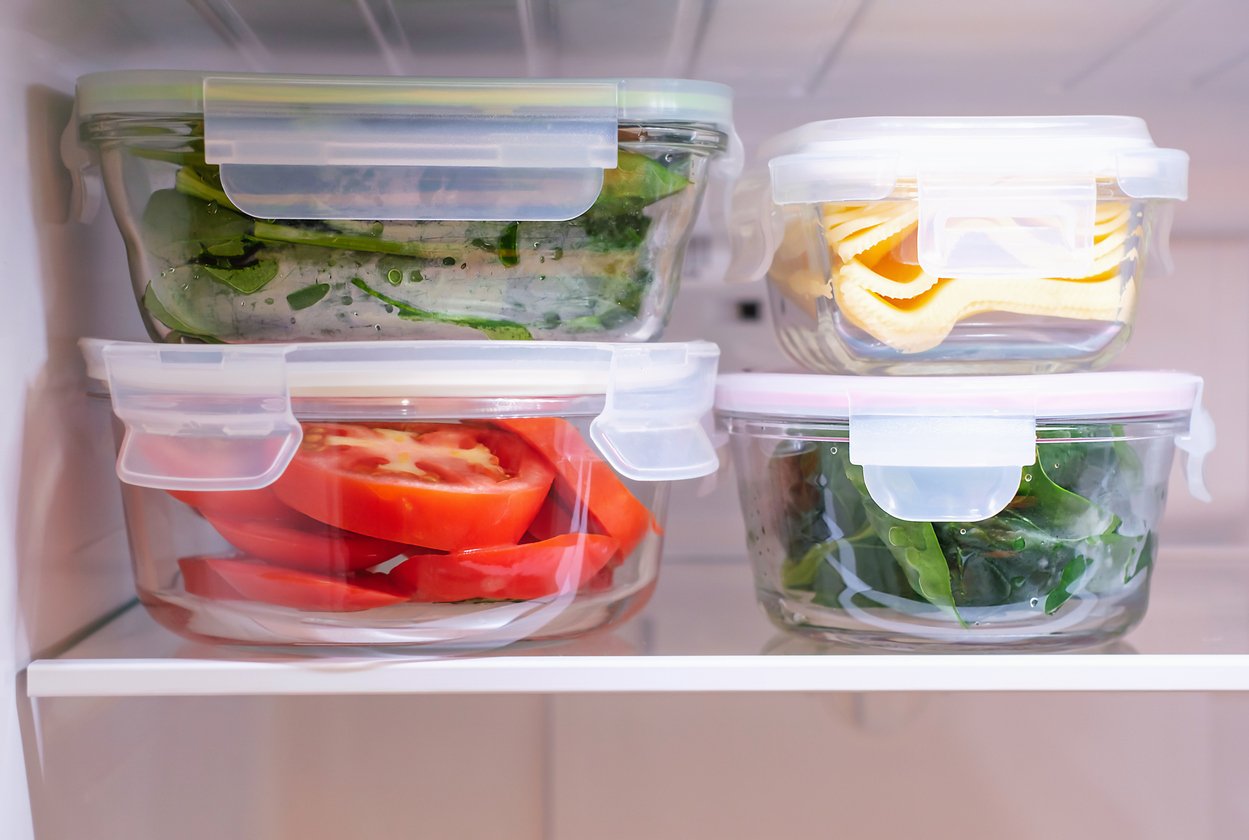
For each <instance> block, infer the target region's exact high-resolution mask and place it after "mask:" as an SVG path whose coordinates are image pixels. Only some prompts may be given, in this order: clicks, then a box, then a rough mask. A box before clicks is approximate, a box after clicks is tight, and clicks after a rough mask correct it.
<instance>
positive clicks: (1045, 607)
mask: <svg viewBox="0 0 1249 840" xmlns="http://www.w3.org/2000/svg"><path fill="white" fill-rule="evenodd" d="M1201 390H1202V381H1201V379H1200V378H1199V377H1196V376H1191V375H1188V374H1181V373H1075V374H1056V375H1047V376H1018V377H1016V376H1006V377H952V378H947V379H933V378H916V377H839V376H818V375H809V374H729V375H725V376H722V377H720V382H719V387H718V391H717V396H716V410H717V413H718V415H719V418H720V421H721V422H722V423H723V424H724V425H725V426H727V429H728V433H729V437H730V439H731V443H732V452H733V458H734V464H735V468H736V472H737V475H738V481H739V491H740V495H741V503H742V510H743V512H744V514H745V521H746V529H747V532H746V533H747V536H746V539H747V545H748V550H749V553H750V556H751V560H752V563H753V567H754V574H755V585H756V589H757V593H758V597H759V599H760V602H761V603H762V605H763V607H764V610H765V611H766V612H767V614H768V616H769V617H770V618H771V619H772V621H773V622H774V623H776V624H777V625H778V626H779V627H781V628H782V629H788V630H793V631H797V632H798V633H802V634H807V635H810V636H815V637H820V638H824V639H829V640H833V641H839V642H847V643H852V644H859V645H874V646H883V647H888V648H895V649H914V648H938V649H940V648H949V649H967V648H977V647H980V648H987V649H1012V648H1019V649H1035V648H1065V647H1075V646H1081V645H1087V644H1096V643H1102V642H1105V641H1108V640H1110V639H1113V638H1115V637H1117V636H1119V635H1121V634H1123V633H1125V632H1127V631H1128V630H1129V629H1130V628H1132V627H1133V626H1135V625H1136V623H1137V622H1138V621H1140V619H1141V617H1142V616H1143V615H1144V612H1145V607H1146V602H1147V599H1148V594H1149V579H1150V573H1151V571H1152V568H1153V564H1154V561H1155V559H1156V555H1157V551H1158V538H1157V528H1158V523H1159V520H1160V519H1161V517H1162V512H1163V506H1164V504H1165V501H1166V490H1167V478H1168V475H1169V473H1170V470H1171V461H1172V456H1173V454H1174V450H1175V448H1176V447H1177V446H1179V448H1181V449H1183V450H1185V451H1186V452H1187V453H1188V465H1187V470H1188V482H1189V488H1190V491H1191V492H1192V493H1193V494H1194V495H1195V496H1197V497H1199V498H1207V496H1206V492H1205V487H1204V485H1203V484H1202V478H1201V465H1202V459H1203V458H1204V456H1205V455H1206V453H1207V452H1208V451H1209V450H1210V449H1211V448H1212V447H1213V445H1214V429H1213V424H1212V422H1211V420H1210V418H1209V415H1208V414H1206V412H1205V410H1204V409H1203V408H1202V406H1201Z"/></svg>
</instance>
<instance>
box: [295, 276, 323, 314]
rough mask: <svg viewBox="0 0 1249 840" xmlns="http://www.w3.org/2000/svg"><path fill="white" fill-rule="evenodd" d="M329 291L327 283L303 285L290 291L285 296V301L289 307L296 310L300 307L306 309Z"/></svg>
mask: <svg viewBox="0 0 1249 840" xmlns="http://www.w3.org/2000/svg"><path fill="white" fill-rule="evenodd" d="M329 293H330V284H329V283H313V284H312V285H311V286H304V287H303V288H302V289H298V290H296V291H294V292H291V293H290V294H289V295H287V296H286V302H287V303H288V304H290V307H291V309H293V310H295V311H296V312H298V311H299V310H300V309H307V308H308V307H309V306H313V305H315V304H317V303H319V302H320V301H321V299H322V298H323V297H325V296H326V295H328V294H329Z"/></svg>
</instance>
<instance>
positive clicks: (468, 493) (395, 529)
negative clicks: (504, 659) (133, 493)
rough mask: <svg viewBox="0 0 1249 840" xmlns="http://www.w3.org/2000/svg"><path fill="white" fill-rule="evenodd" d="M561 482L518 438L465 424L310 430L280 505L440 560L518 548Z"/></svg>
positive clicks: (281, 486) (279, 486) (314, 426)
mask: <svg viewBox="0 0 1249 840" xmlns="http://www.w3.org/2000/svg"><path fill="white" fill-rule="evenodd" d="M553 478H554V472H553V470H552V469H551V466H550V465H549V464H548V463H547V462H546V460H545V459H544V458H542V456H541V455H539V454H538V453H536V452H534V451H533V450H532V449H531V448H530V447H529V445H528V444H526V443H525V442H524V441H523V440H521V439H520V438H518V437H517V436H515V435H513V434H509V433H508V432H505V431H501V430H498V429H490V428H484V427H476V426H463V425H458V424H431V423H424V424H391V425H387V424H377V425H363V424H354V423H306V424H304V440H303V443H302V444H301V445H300V447H299V451H298V452H297V453H296V454H295V457H294V458H293V459H292V460H291V463H290V466H288V467H287V468H286V472H285V473H283V475H282V477H281V478H279V479H278V480H277V482H275V483H274V485H273V487H274V492H276V493H277V496H278V498H279V499H281V500H282V501H283V502H285V503H286V504H288V505H290V506H291V507H293V508H295V509H296V510H298V511H300V512H301V513H304V514H306V515H308V516H311V517H312V518H313V519H316V520H318V521H320V522H324V523H326V524H328V525H333V526H335V527H338V528H345V529H346V530H348V531H355V532H356V533H358V534H367V535H369V536H373V537H378V538H380V539H384V540H391V541H393V542H398V543H406V544H409V545H422V546H427V547H429V548H432V549H436V550H439V551H458V550H461V549H465V548H473V547H481V546H489V545H512V544H515V543H516V542H517V541H518V540H520V538H521V536H523V535H524V533H525V528H527V527H528V525H529V522H530V521H531V520H532V519H533V517H534V514H535V513H537V511H538V508H540V507H541V506H542V501H543V499H545V498H546V494H547V491H548V490H549V489H550V487H551V481H552V479H553Z"/></svg>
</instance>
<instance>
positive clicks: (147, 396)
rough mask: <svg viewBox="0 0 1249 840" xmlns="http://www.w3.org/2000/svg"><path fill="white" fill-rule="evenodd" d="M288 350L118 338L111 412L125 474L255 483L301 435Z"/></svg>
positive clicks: (190, 482)
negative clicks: (120, 433) (117, 423)
mask: <svg viewBox="0 0 1249 840" xmlns="http://www.w3.org/2000/svg"><path fill="white" fill-rule="evenodd" d="M285 353H286V351H285V349H283V348H281V347H258V348H248V349H241V348H238V347H232V348H230V352H229V353H224V352H222V351H221V350H218V349H214V348H211V347H192V346H187V347H162V346H160V345H152V346H146V345H111V346H108V347H105V348H104V350H103V358H104V365H105V371H106V375H107V379H108V384H109V390H110V394H111V398H112V402H113V412H114V413H115V414H116V415H117V417H118V419H119V420H121V422H122V424H123V425H124V427H125V435H124V437H123V440H122V445H121V448H120V451H119V453H118V457H117V475H118V477H119V478H120V479H121V480H122V481H124V482H126V483H127V484H133V485H137V486H139V487H154V488H157V489H160V490H256V489H259V488H261V487H266V486H268V485H269V484H271V483H273V481H275V480H276V479H277V478H278V476H280V475H281V474H282V472H283V471H284V470H285V469H286V467H287V465H288V464H289V463H290V460H291V458H292V457H293V456H294V454H295V451H296V450H297V449H298V448H299V444H300V442H301V441H302V439H303V432H302V429H301V428H300V425H299V422H298V421H297V420H296V419H295V415H294V413H293V412H292V410H291V404H290V395H289V391H288V390H287V384H286V359H285Z"/></svg>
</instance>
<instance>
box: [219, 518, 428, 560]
mask: <svg viewBox="0 0 1249 840" xmlns="http://www.w3.org/2000/svg"><path fill="white" fill-rule="evenodd" d="M287 511H288V512H289V513H290V516H291V517H293V518H291V519H288V520H286V521H281V522H274V521H266V520H260V519H258V520H251V521H248V520H238V519H228V518H226V517H221V516H216V515H213V516H208V517H206V518H207V519H208V521H209V522H210V523H212V526H213V527H214V528H216V529H217V533H219V534H221V536H223V537H225V538H226V540H227V541H229V543H230V545H232V546H234V547H235V548H237V549H238V550H239V551H242V552H243V553H244V554H249V555H251V556H252V557H255V558H257V559H259V560H267V561H269V562H270V563H277V564H278V565H281V566H290V567H293V568H296V569H306V570H307V571H310V572H324V573H328V574H334V573H337V574H345V573H346V572H356V571H360V570H361V569H367V568H368V567H370V566H376V565H377V564H378V563H382V562H384V561H386V560H389V559H391V558H392V557H395V556H397V555H399V554H404V553H408V552H412V551H413V550H416V551H421V552H427V549H424V548H418V549H414V548H413V547H412V546H410V545H400V544H399V543H393V542H390V541H388V540H379V539H377V538H376V537H366V536H363V535H361V534H353V533H352V532H351V531H344V530H343V529H341V528H335V527H334V526H332V525H326V524H324V523H322V522H318V521H316V520H315V519H313V518H311V517H309V516H304V515H303V514H301V513H296V512H295V511H293V510H291V509H290V508H287Z"/></svg>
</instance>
